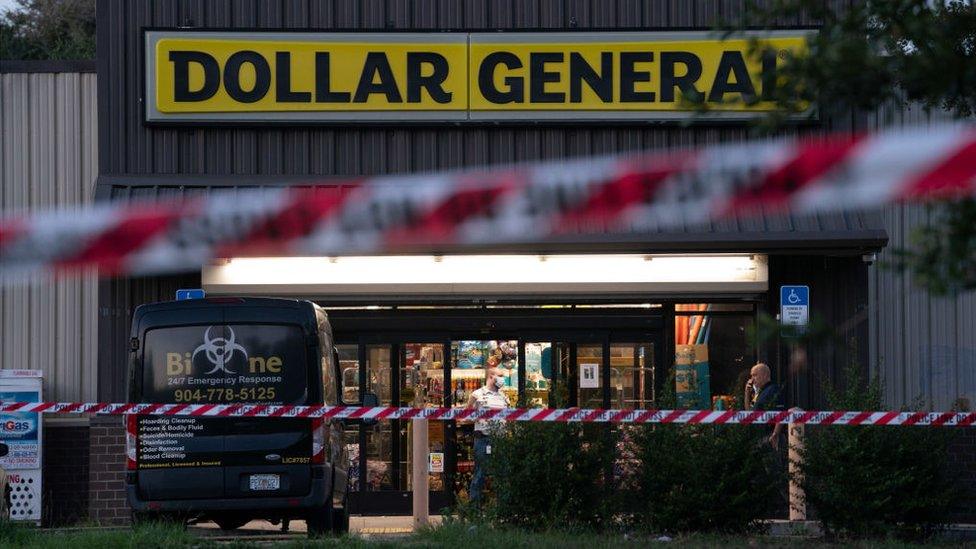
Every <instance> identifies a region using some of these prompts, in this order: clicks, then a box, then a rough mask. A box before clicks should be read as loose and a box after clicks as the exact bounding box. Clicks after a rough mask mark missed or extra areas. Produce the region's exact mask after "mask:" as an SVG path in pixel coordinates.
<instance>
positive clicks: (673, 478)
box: [626, 425, 786, 533]
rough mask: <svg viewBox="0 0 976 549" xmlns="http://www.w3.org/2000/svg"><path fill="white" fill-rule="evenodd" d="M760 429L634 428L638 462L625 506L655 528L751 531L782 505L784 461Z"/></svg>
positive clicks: (644, 525)
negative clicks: (633, 488)
mask: <svg viewBox="0 0 976 549" xmlns="http://www.w3.org/2000/svg"><path fill="white" fill-rule="evenodd" d="M769 429H770V428H764V427H759V426H756V427H745V426H739V425H728V426H718V425H714V426H713V425H649V426H643V427H640V428H636V432H635V434H634V444H635V445H636V448H637V451H636V454H637V456H638V459H639V460H640V462H641V463H642V465H641V469H640V472H639V473H638V489H637V492H636V493H634V494H633V497H632V498H631V501H630V502H628V504H627V505H626V509H627V510H628V511H630V512H632V513H634V515H633V518H634V519H635V524H637V525H639V526H640V527H641V528H642V529H645V530H649V531H653V532H669V533H687V532H729V533H732V532H747V531H751V532H756V531H761V530H762V525H761V524H760V521H761V520H762V519H765V518H769V517H770V516H771V514H772V513H773V512H774V511H775V509H776V506H777V505H780V506H785V501H784V497H783V496H782V495H781V494H782V493H784V492H785V488H786V477H785V470H784V469H785V467H784V466H783V465H781V464H780V463H779V459H778V454H777V452H775V451H774V450H772V448H771V447H769V446H768V445H764V444H763V441H764V439H765V438H766V437H768V436H769Z"/></svg>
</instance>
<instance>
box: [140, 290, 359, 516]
mask: <svg viewBox="0 0 976 549" xmlns="http://www.w3.org/2000/svg"><path fill="white" fill-rule="evenodd" d="M129 345H130V347H129V349H130V361H129V402H138V403H176V404H202V405H211V404H237V403H260V404H300V405H306V404H307V405H314V404H323V403H324V404H338V395H339V394H340V391H339V387H338V379H339V376H338V373H339V371H338V368H339V365H338V360H337V355H336V352H335V348H334V346H333V340H332V328H331V326H330V325H329V320H328V317H327V316H326V314H325V311H323V310H322V308H320V307H318V306H317V305H315V304H314V303H311V302H309V301H298V300H289V299H265V298H215V299H200V300H189V301H174V302H166V303H153V304H148V305H142V306H140V307H139V308H138V309H136V312H135V315H134V316H133V319H132V332H131V339H130V341H129ZM341 427H342V425H341V420H325V421H323V420H321V419H303V418H294V417H292V418H216V417H177V416H135V415H130V416H127V417H126V458H127V460H126V461H127V467H128V471H127V475H126V488H127V495H128V500H129V504H130V505H131V507H132V509H133V511H134V512H135V513H136V517H137V518H138V519H146V518H150V519H155V518H165V519H173V518H177V517H178V518H180V519H181V520H182V519H186V518H190V519H200V520H206V519H210V520H213V521H215V522H216V523H217V524H218V525H219V526H220V527H221V528H223V529H234V528H238V527H240V526H243V525H244V524H245V523H247V522H248V521H249V520H251V519H255V518H264V519H268V520H272V521H275V522H277V521H280V520H289V519H305V520H306V521H307V523H308V530H309V533H310V534H322V533H326V532H329V531H332V532H336V533H340V532H343V531H346V530H348V528H349V510H348V507H347V484H348V482H347V479H348V476H347V471H348V457H347V454H346V450H345V444H344V443H343V440H342V428H341Z"/></svg>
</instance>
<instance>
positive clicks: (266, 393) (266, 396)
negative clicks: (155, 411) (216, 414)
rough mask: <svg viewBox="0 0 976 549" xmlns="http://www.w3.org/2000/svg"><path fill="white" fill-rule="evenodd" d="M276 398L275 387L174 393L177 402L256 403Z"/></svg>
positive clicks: (184, 390) (189, 390) (186, 390)
mask: <svg viewBox="0 0 976 549" xmlns="http://www.w3.org/2000/svg"><path fill="white" fill-rule="evenodd" d="M275 396H276V391H275V388H274V387H241V388H240V389H237V390H235V389H227V388H222V387H211V388H209V389H177V390H175V391H173V400H174V401H176V402H220V401H230V402H235V401H236V402H256V401H261V400H274V399H275Z"/></svg>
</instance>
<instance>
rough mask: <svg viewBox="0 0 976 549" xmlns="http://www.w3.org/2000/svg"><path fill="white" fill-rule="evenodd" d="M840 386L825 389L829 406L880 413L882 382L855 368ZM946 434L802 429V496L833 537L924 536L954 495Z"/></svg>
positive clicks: (937, 431) (934, 431)
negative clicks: (804, 432) (804, 433)
mask: <svg viewBox="0 0 976 549" xmlns="http://www.w3.org/2000/svg"><path fill="white" fill-rule="evenodd" d="M846 379H847V380H848V382H847V385H846V387H844V388H843V389H842V390H841V391H837V390H834V389H832V388H829V387H828V390H827V398H828V402H829V404H830V407H831V409H832V410H861V411H871V410H882V409H883V402H882V397H881V395H882V387H881V384H880V383H879V382H878V381H877V380H874V381H872V382H871V383H869V384H867V385H866V386H865V384H864V382H863V377H862V376H861V374H860V372H859V371H858V369H857V367H856V365H851V366H849V367H848V368H847V372H846ZM950 435H951V432H950V431H948V430H941V429H931V428H921V427H918V428H916V427H823V428H818V429H816V430H813V429H810V428H808V429H807V436H806V448H805V449H804V451H803V452H802V456H803V462H802V465H801V470H802V471H803V474H804V478H803V482H802V484H803V488H804V491H805V493H806V501H807V504H808V505H809V506H812V507H813V509H814V510H815V511H816V513H817V515H818V518H819V519H820V520H821V521H822V522H823V526H824V529H825V531H826V532H828V533H829V534H830V535H832V536H844V537H881V536H887V535H889V534H895V535H897V536H899V537H904V538H916V539H924V538H927V537H929V536H930V535H931V534H932V533H934V532H935V531H936V530H938V529H939V527H941V526H942V525H943V524H944V523H945V522H946V520H947V519H948V516H949V512H950V510H951V508H952V505H953V503H954V500H955V498H956V497H957V495H958V492H957V490H956V488H954V487H953V485H952V482H951V480H950V479H949V478H948V476H947V470H948V451H947V445H948V442H949V438H948V437H949V436H950Z"/></svg>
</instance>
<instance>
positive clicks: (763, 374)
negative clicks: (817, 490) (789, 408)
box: [746, 362, 786, 450]
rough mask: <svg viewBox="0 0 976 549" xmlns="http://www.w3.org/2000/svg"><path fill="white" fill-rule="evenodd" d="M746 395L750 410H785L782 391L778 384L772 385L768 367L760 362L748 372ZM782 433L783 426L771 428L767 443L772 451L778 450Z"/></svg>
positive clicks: (779, 424) (780, 424) (777, 425)
mask: <svg viewBox="0 0 976 549" xmlns="http://www.w3.org/2000/svg"><path fill="white" fill-rule="evenodd" d="M746 395H747V396H748V398H749V399H750V400H749V402H750V404H751V406H750V407H749V408H750V409H752V410H762V411H777V412H779V411H782V410H785V409H786V404H785V403H784V401H783V389H782V387H780V386H779V385H778V384H776V383H773V380H772V374H771V373H770V371H769V366H766V365H765V364H763V363H762V362H760V363H758V364H756V365H755V366H753V367H752V370H750V371H749V381H748V382H747V383H746ZM782 432H783V424H782V423H777V424H776V427H774V428H773V433H772V434H771V435H769V438H768V439H767V442H769V445H770V446H772V447H773V448H774V449H776V450H778V449H779V444H780V437H781V435H782Z"/></svg>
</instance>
